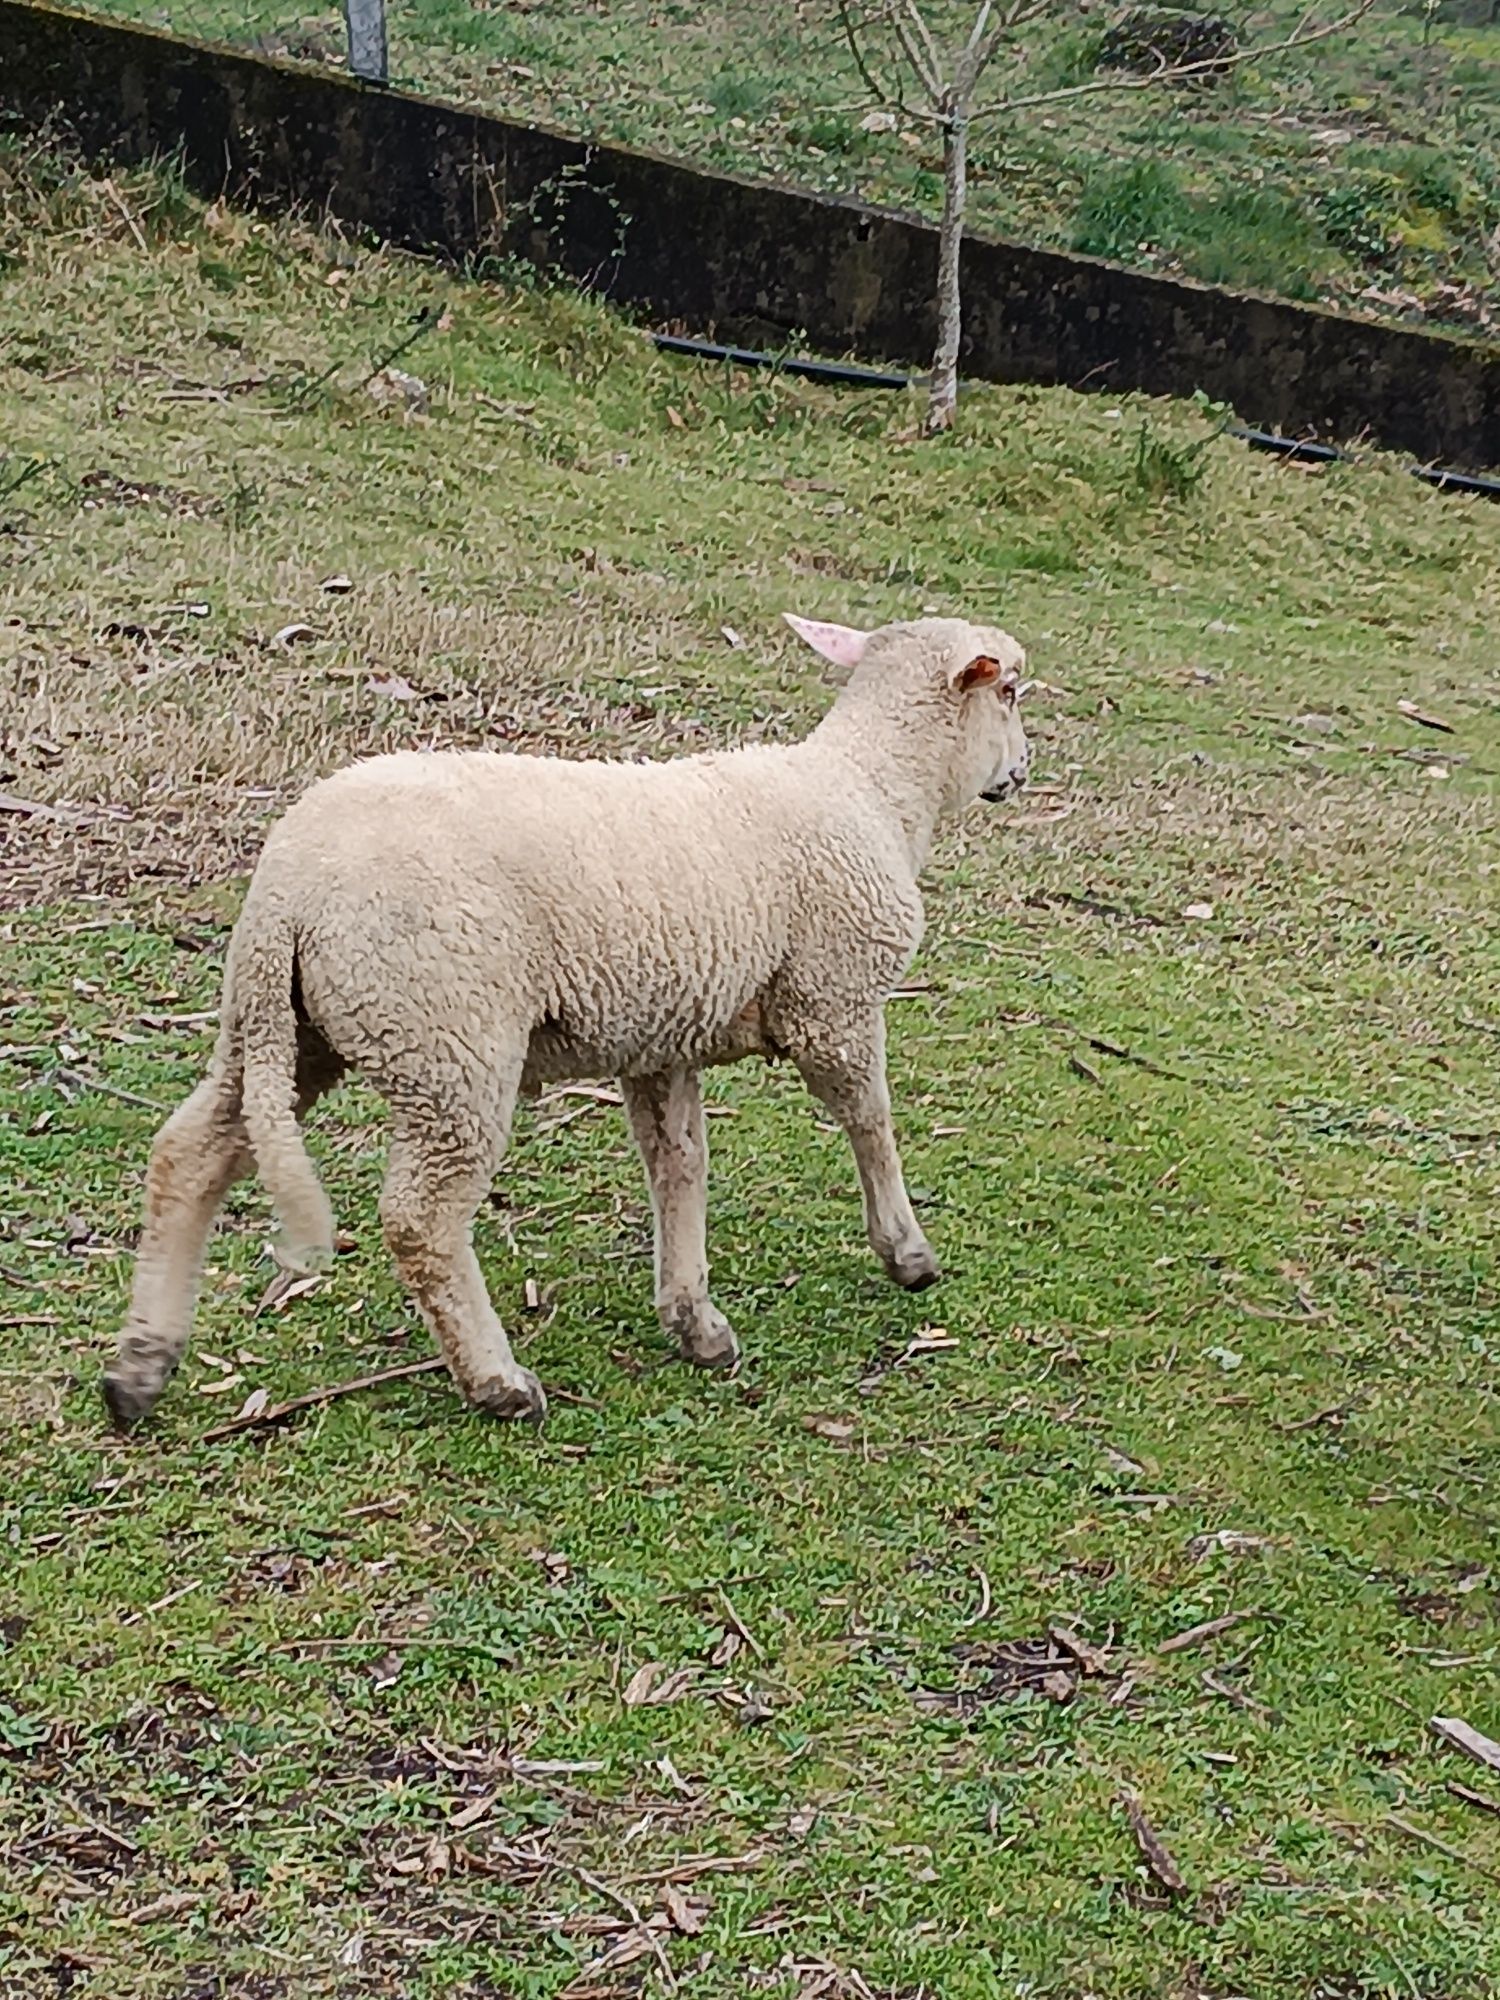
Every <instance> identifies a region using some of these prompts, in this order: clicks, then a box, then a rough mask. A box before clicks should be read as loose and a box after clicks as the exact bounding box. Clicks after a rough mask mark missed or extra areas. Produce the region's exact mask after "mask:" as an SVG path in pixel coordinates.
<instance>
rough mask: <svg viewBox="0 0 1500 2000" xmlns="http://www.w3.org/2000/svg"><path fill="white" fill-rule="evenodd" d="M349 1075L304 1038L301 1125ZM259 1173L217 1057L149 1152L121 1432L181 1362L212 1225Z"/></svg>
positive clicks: (117, 1361) (113, 1389) (127, 1333)
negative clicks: (236, 1190)
mask: <svg viewBox="0 0 1500 2000" xmlns="http://www.w3.org/2000/svg"><path fill="white" fill-rule="evenodd" d="M342 1070H343V1065H342V1063H341V1062H340V1061H339V1058H338V1057H337V1056H336V1055H335V1054H334V1053H333V1051H332V1050H331V1049H330V1048H329V1047H328V1045H327V1043H326V1042H324V1041H323V1039H322V1037H321V1036H320V1035H318V1034H317V1032H316V1031H315V1030H314V1029H312V1028H310V1027H307V1026H304V1027H303V1028H301V1029H299V1032H298V1048H297V1111H298V1115H299V1116H300V1115H301V1114H302V1113H303V1112H305V1111H306V1110H307V1109H308V1107H309V1106H310V1105H312V1104H313V1103H315V1102H316V1100H317V1099H318V1098H319V1097H321V1096H322V1094H323V1092H324V1091H325V1090H327V1089H329V1088H330V1087H331V1086H332V1085H333V1084H334V1083H336V1082H337V1081H338V1078H339V1076H340V1075H341V1073H342ZM253 1165H254V1162H253V1160H252V1158H251V1153H250V1147H249V1143H248V1141H247V1139H246V1136H245V1127H244V1123H243V1121H242V1120H241V1117H240V1075H239V1069H238V1066H237V1064H236V1063H235V1062H234V1060H233V1058H231V1057H228V1056H225V1055H223V1054H216V1055H215V1057H214V1060H213V1066H212V1067H211V1068H210V1070H209V1073H208V1075H207V1076H206V1077H205V1078H204V1079H203V1081H202V1083H200V1084H199V1086H198V1088H197V1089H196V1090H195V1091H194V1092H193V1094H192V1096H191V1097H189V1098H188V1099H187V1100H186V1102H185V1103H183V1104H181V1105H179V1106H178V1108H177V1110H176V1111H174V1112H173V1113H172V1116H171V1117H170V1118H169V1119H168V1120H167V1122H166V1124H165V1125H163V1127H162V1128H161V1130H160V1132H158V1133H157V1135H156V1140H155V1143H154V1144H153V1146H152V1148H151V1163H150V1166H149V1168H148V1169H147V1173H146V1215H145V1221H144V1223H143V1225H142V1228H141V1236H140V1243H139V1246H138V1248H137V1250H136V1258H135V1278H134V1282H133V1285H132V1288H131V1295H130V1311H129V1314H128V1316H127V1318H126V1321H125V1325H124V1328H123V1330H122V1331H121V1334H120V1338H119V1343H118V1346H117V1348H116V1352H115V1358H114V1362H113V1364H112V1365H111V1366H110V1368H109V1369H108V1371H107V1372H106V1374H105V1376H104V1381H103V1384H102V1387H103V1391H104V1400H105V1402H106V1403H107V1404H108V1406H109V1413H110V1415H111V1417H113V1419H114V1421H115V1423H116V1424H117V1425H118V1427H119V1428H120V1429H121V1430H127V1429H129V1427H130V1426H131V1425H132V1424H134V1423H137V1422H139V1420H140V1419H141V1418H142V1417H144V1416H145V1415H146V1414H147V1413H148V1412H149V1411H150V1409H151V1408H152V1406H153V1404H154V1403H155V1402H156V1400H157V1398H158V1397H159V1396H160V1395H161V1392H162V1390H163V1389H164V1388H165V1387H166V1385H167V1383H168V1381H169V1380H170V1379H171V1377H172V1374H173V1373H174V1371H175V1370H176V1368H177V1365H178V1363H179V1362H180V1361H181V1360H182V1357H183V1353H184V1352H185V1350H186V1348H187V1344H188V1340H189V1338H190V1337H191V1335H192V1330H193V1310H194V1307H195V1305H196V1303H197V1295H198V1277H199V1272H200V1270H201V1268H202V1264H203V1253H204V1249H205V1247H206V1245H207V1242H208V1235H209V1231H210V1230H211V1229H212V1228H213V1223H214V1217H215V1216H216V1215H217V1214H218V1212H219V1206H220V1204H221V1203H222V1201H223V1199H224V1197H225V1195H226V1194H227V1193H228V1192H229V1189H230V1188H231V1187H232V1186H233V1185H234V1183H235V1182H236V1181H238V1180H243V1179H244V1177H245V1176H246V1175H247V1174H248V1173H249V1172H250V1171H251V1169H252V1167H253Z"/></svg>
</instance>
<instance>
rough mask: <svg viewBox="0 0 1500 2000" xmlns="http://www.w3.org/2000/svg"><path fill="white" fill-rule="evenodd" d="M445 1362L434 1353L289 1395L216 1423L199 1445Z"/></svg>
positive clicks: (431, 1371)
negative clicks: (248, 1413) (250, 1411)
mask: <svg viewBox="0 0 1500 2000" xmlns="http://www.w3.org/2000/svg"><path fill="white" fill-rule="evenodd" d="M447 1365H448V1364H447V1362H446V1361H444V1359H443V1357H442V1356H441V1355H440V1354H434V1355H432V1356H431V1358H430V1359H428V1360H426V1361H405V1362H403V1363H402V1364H401V1366H400V1367H399V1368H377V1369H376V1370H375V1371H374V1373H373V1374H370V1375H354V1376H351V1377H350V1379H349V1380H348V1381H347V1382H330V1383H329V1384H328V1386H327V1387H326V1388H323V1389H310V1390H309V1391H308V1392H307V1394H306V1395H305V1396H292V1397H290V1398H289V1399H288V1400H287V1401H286V1402H284V1403H268V1404H267V1405H266V1407H265V1409H263V1410H256V1411H254V1412H252V1414H251V1415H249V1416H247V1417H231V1418H230V1419H229V1422H228V1423H227V1424H215V1425H214V1427H213V1429H212V1430H211V1431H205V1432H204V1433H203V1437H202V1439H201V1442H202V1443H203V1444H214V1443H216V1442H217V1441H218V1440H219V1439H220V1438H227V1437H234V1436H235V1435H236V1434H237V1433H238V1432H240V1431H253V1430H260V1429H262V1428H263V1427H264V1426H265V1425H267V1424H279V1423H283V1422H285V1420H286V1419H287V1418H288V1417H293V1416H295V1415H296V1414H297V1412H298V1411H299V1410H312V1409H316V1408H317V1406H318V1405H319V1404H320V1403H331V1402H333V1401H334V1400H335V1399H336V1398H337V1397H339V1396H356V1395H358V1394H359V1392H360V1391H361V1390H362V1389H376V1388H379V1386H380V1385H381V1383H383V1382H401V1381H404V1380H405V1378H406V1377H407V1376H408V1375H432V1374H435V1373H436V1371H437V1370H438V1369H439V1368H446V1367H447Z"/></svg>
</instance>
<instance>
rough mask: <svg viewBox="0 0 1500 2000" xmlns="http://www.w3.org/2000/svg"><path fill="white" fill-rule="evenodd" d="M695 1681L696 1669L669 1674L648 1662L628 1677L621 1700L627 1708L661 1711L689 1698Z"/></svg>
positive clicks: (657, 1663)
mask: <svg viewBox="0 0 1500 2000" xmlns="http://www.w3.org/2000/svg"><path fill="white" fill-rule="evenodd" d="M697 1678H698V1670H697V1668H696V1667H674V1668H672V1669H670V1670H669V1669H668V1668H667V1667H666V1666H665V1665H664V1664H663V1662H662V1661H660V1660H648V1661H647V1662H646V1664H645V1666H643V1667H637V1668H636V1670H635V1672H634V1673H633V1674H632V1675H631V1676H630V1679H629V1681H628V1682H627V1683H626V1686H625V1692H624V1694H623V1695H622V1696H621V1700H622V1701H623V1702H624V1703H625V1706H626V1707H627V1708H662V1707H664V1706H665V1705H666V1704H667V1703H668V1702H673V1701H681V1699H682V1697H683V1696H684V1695H685V1694H690V1693H691V1692H692V1688H693V1683H694V1682H695V1681H696V1679H697Z"/></svg>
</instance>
